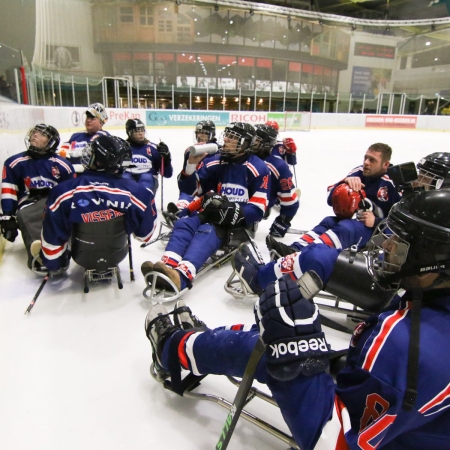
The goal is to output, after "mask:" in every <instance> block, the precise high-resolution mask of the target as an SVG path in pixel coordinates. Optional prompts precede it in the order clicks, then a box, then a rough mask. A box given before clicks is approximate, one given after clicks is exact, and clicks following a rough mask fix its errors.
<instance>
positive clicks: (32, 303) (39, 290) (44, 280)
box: [24, 273, 50, 315]
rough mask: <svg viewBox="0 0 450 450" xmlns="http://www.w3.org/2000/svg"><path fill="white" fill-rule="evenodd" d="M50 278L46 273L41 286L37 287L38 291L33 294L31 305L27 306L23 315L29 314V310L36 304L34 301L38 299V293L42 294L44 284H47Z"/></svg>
mask: <svg viewBox="0 0 450 450" xmlns="http://www.w3.org/2000/svg"><path fill="white" fill-rule="evenodd" d="M49 277H50V273H47V275H45V277H44V279H43V280H42V283H41V285H40V286H39V289H38V290H37V292H36V294H34V297H33V300H31V303H30V304H29V306H28V308H27V309H26V310H25V313H24V314H25V315H27V314H30V312H31V310H32V309H33V306H34V304H35V303H36V300H37V299H38V297H39V295H40V293H41V292H42V289H44V286H45V283H47V281H48V279H49Z"/></svg>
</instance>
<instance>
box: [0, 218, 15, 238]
mask: <svg viewBox="0 0 450 450" xmlns="http://www.w3.org/2000/svg"><path fill="white" fill-rule="evenodd" d="M0 226H1V229H2V235H3V237H4V238H5V239H6V240H7V241H9V242H14V241H15V240H16V237H17V235H18V232H17V229H18V228H19V225H18V224H17V220H16V218H15V217H14V216H0Z"/></svg>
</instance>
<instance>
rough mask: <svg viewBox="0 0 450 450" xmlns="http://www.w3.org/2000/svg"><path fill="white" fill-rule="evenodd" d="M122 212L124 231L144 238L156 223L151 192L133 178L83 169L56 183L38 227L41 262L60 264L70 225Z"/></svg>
mask: <svg viewBox="0 0 450 450" xmlns="http://www.w3.org/2000/svg"><path fill="white" fill-rule="evenodd" d="M121 215H124V216H125V223H126V229H127V233H128V234H131V233H134V235H135V237H136V238H137V239H138V240H140V241H143V242H148V241H149V240H150V238H151V236H152V234H153V231H154V230H155V226H156V223H155V222H156V207H155V201H154V198H153V194H152V193H151V192H150V191H149V190H148V189H145V188H144V187H142V186H140V185H139V184H138V183H136V182H135V181H134V180H129V179H124V178H122V177H121V176H116V175H113V174H109V173H104V172H93V171H85V172H83V173H82V174H81V175H79V176H78V178H76V179H74V180H71V181H68V182H67V183H64V184H61V185H60V186H57V188H55V189H53V190H52V191H51V192H50V195H49V197H48V199H47V205H46V212H45V217H44V222H43V229H42V254H43V263H44V265H45V267H47V269H49V270H50V271H53V270H57V269H59V268H60V267H61V264H62V261H63V255H64V253H65V251H66V250H67V245H68V242H69V239H70V236H71V233H72V227H73V225H74V224H76V223H81V222H103V221H107V220H110V219H113V218H115V217H117V216H121Z"/></svg>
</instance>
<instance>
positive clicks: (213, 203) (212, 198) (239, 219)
mask: <svg viewBox="0 0 450 450" xmlns="http://www.w3.org/2000/svg"><path fill="white" fill-rule="evenodd" d="M202 207H203V208H204V209H203V211H202V212H201V213H200V214H199V216H200V220H201V221H202V222H203V223H212V224H216V225H220V226H222V227H230V228H237V227H243V226H245V217H244V211H243V210H242V208H241V205H240V204H239V203H234V202H230V201H229V200H228V198H227V197H226V196H221V195H219V194H210V193H208V194H206V195H205V196H204V197H203V202H202Z"/></svg>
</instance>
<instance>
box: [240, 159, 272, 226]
mask: <svg viewBox="0 0 450 450" xmlns="http://www.w3.org/2000/svg"><path fill="white" fill-rule="evenodd" d="M248 173H249V175H248V177H247V179H248V180H249V186H248V195H249V200H248V202H247V203H246V204H245V205H244V216H245V222H246V223H247V224H248V225H251V224H252V223H255V222H260V221H261V220H262V218H263V216H264V213H265V212H266V209H267V206H268V204H269V201H268V198H269V183H270V171H269V168H268V167H267V166H266V164H265V163H263V164H262V165H261V166H258V167H257V169H256V170H254V171H252V170H248Z"/></svg>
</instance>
